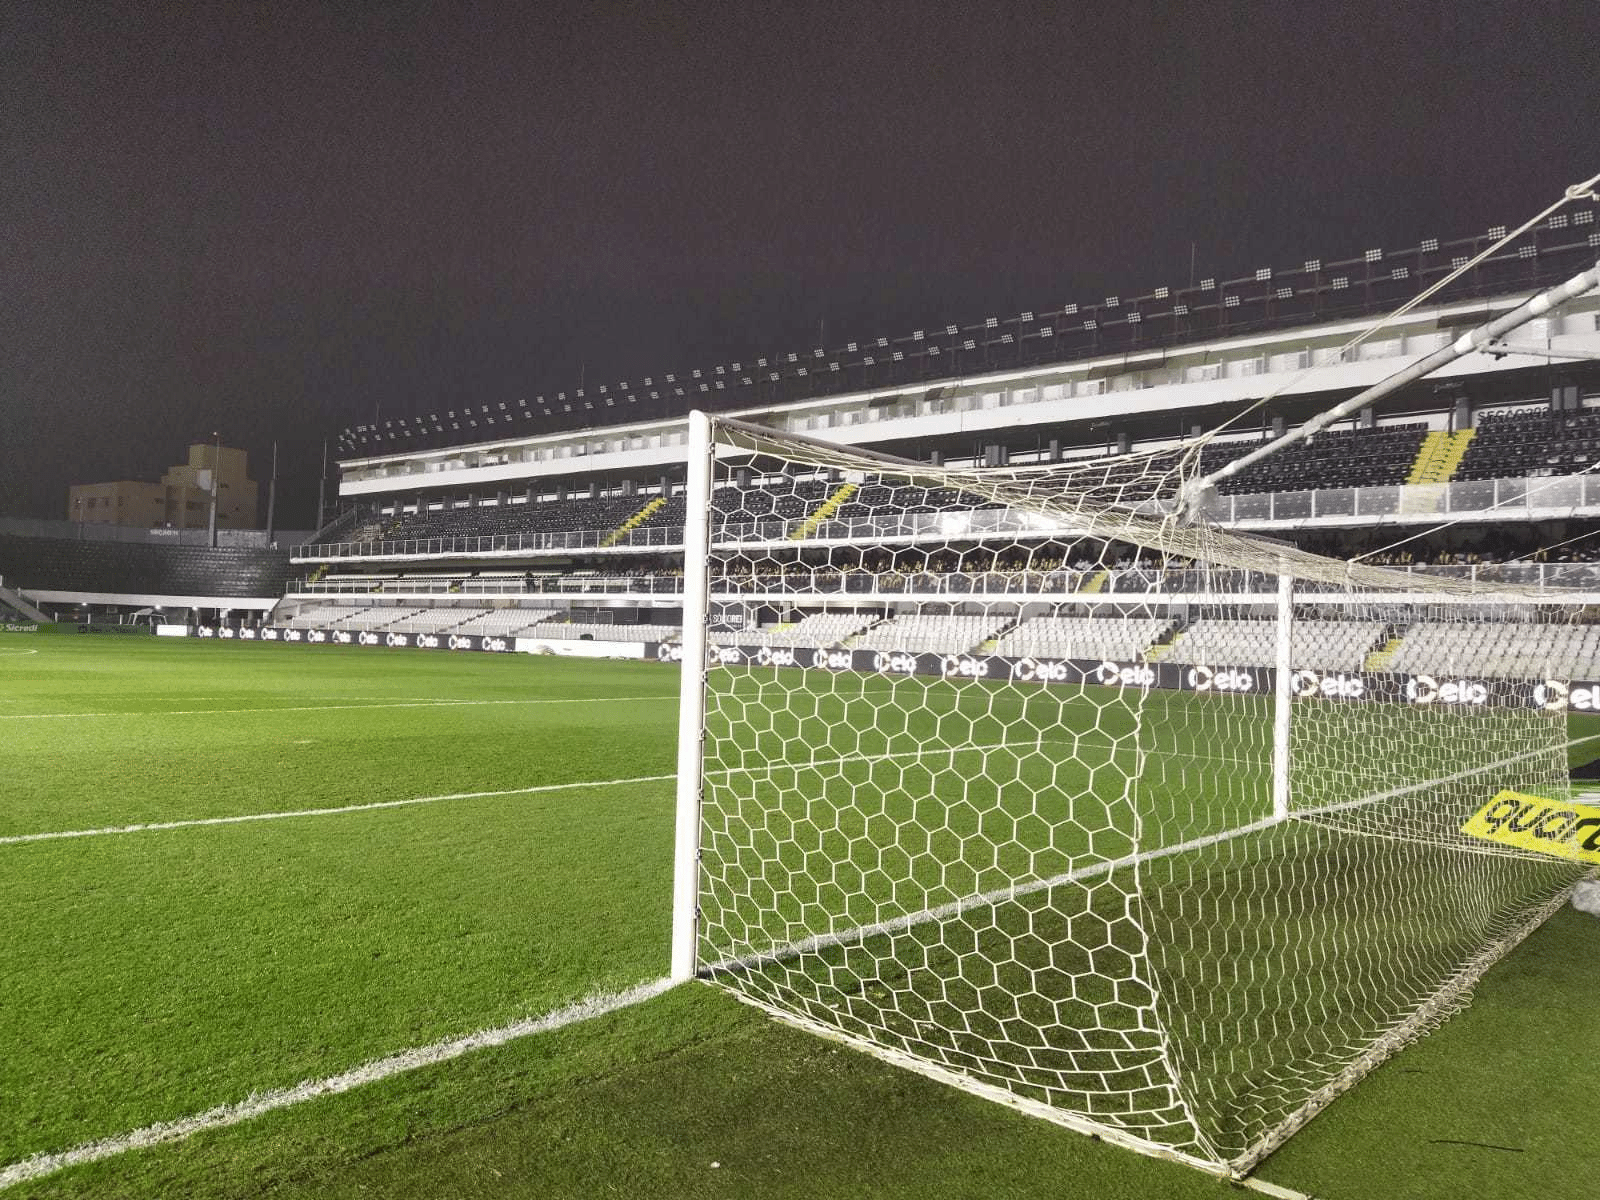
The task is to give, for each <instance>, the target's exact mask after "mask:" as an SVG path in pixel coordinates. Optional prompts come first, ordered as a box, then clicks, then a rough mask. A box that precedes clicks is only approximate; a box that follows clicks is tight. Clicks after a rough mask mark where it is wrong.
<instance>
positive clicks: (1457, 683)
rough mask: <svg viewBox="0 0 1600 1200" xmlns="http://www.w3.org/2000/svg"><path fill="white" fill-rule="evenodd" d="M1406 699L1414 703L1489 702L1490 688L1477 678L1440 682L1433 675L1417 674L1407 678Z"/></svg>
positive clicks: (1478, 703) (1475, 704)
mask: <svg viewBox="0 0 1600 1200" xmlns="http://www.w3.org/2000/svg"><path fill="white" fill-rule="evenodd" d="M1406 699H1407V700H1410V701H1411V702H1412V703H1413V704H1470V705H1473V706H1477V705H1481V704H1487V703H1489V689H1488V688H1487V687H1486V686H1485V685H1483V684H1482V683H1480V682H1478V681H1477V680H1475V679H1453V680H1446V681H1445V682H1442V683H1441V682H1440V681H1439V680H1437V679H1435V678H1434V677H1433V676H1432V675H1416V676H1413V677H1412V678H1410V679H1408V680H1406Z"/></svg>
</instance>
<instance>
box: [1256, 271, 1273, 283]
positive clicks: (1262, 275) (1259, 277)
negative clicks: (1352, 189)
mask: <svg viewBox="0 0 1600 1200" xmlns="http://www.w3.org/2000/svg"><path fill="white" fill-rule="evenodd" d="M1271 279H1272V268H1271V267H1257V268H1256V282H1257V283H1267V282H1269V281H1270V280H1271Z"/></svg>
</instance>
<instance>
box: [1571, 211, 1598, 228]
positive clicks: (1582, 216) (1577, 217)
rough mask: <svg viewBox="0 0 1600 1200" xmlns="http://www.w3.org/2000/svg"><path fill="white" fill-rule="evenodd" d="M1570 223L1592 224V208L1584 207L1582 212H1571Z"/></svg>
mask: <svg viewBox="0 0 1600 1200" xmlns="http://www.w3.org/2000/svg"><path fill="white" fill-rule="evenodd" d="M1572 223H1573V224H1574V225H1593V224H1594V210H1593V209H1590V208H1586V209H1584V210H1583V211H1582V212H1575V213H1573V214H1572Z"/></svg>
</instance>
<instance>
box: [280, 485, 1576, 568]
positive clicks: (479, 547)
mask: <svg viewBox="0 0 1600 1200" xmlns="http://www.w3.org/2000/svg"><path fill="white" fill-rule="evenodd" d="M1163 503H1164V502H1163V501H1150V502H1148V505H1149V507H1150V508H1152V509H1159V507H1160V505H1161V504H1163ZM1209 512H1210V514H1211V516H1212V517H1213V519H1215V520H1216V521H1217V522H1218V523H1219V524H1221V525H1224V526H1237V527H1240V528H1247V529H1248V528H1252V527H1256V528H1260V527H1268V526H1275V525H1297V524H1302V523H1306V524H1309V523H1319V524H1330V525H1331V524H1344V523H1350V522H1352V521H1353V522H1360V521H1362V520H1370V521H1376V520H1379V519H1386V520H1393V519H1395V518H1397V517H1398V518H1408V519H1411V520H1414V521H1415V522H1416V523H1419V524H1420V523H1423V522H1425V521H1427V520H1429V519H1431V518H1434V517H1450V516H1456V517H1460V516H1471V515H1474V514H1480V515H1481V514H1488V513H1493V514H1494V515H1495V519H1505V520H1518V519H1523V520H1526V519H1528V518H1530V517H1536V516H1540V515H1546V514H1550V513H1553V512H1558V513H1562V514H1567V513H1572V514H1585V515H1600V475H1563V476H1551V477H1548V478H1537V477H1535V478H1523V479H1483V480H1465V481H1462V482H1459V483H1420V484H1399V485H1394V486H1388V487H1356V488H1322V489H1318V490H1315V491H1302V492H1261V493H1250V494H1246V495H1238V496H1230V495H1219V496H1216V497H1214V498H1213V500H1212V502H1211V505H1210V507H1209ZM806 519H807V518H804V517H796V518H768V519H763V520H759V521H752V522H744V523H740V524H719V525H718V526H717V527H716V529H715V531H714V534H713V537H714V539H715V541H716V542H717V543H718V544H724V545H726V544H748V543H761V542H782V541H786V540H790V539H791V538H792V537H793V535H794V534H796V533H797V532H798V531H799V530H801V528H802V527H803V526H804V524H805V521H806ZM1071 532H1072V531H1071V530H1070V529H1066V528H1064V527H1063V526H1062V525H1061V523H1060V522H1058V521H1055V520H1053V519H1051V518H1050V517H1047V516H1044V515H1042V514H1039V513H1031V512H1025V511H1022V510H1019V509H1014V508H974V509H961V510H953V511H944V512H925V513H912V512H902V513H883V514H877V515H873V516H866V517H835V518H831V519H829V520H826V521H823V522H822V523H821V524H819V525H817V526H816V527H815V528H814V529H810V530H808V531H807V533H806V537H805V539H804V540H805V541H806V542H808V543H816V542H857V541H859V542H867V541H872V542H890V541H901V542H914V541H925V540H928V539H938V540H942V541H951V540H963V539H970V540H976V541H981V540H984V539H985V538H989V537H997V536H1007V537H1015V536H1018V535H1023V536H1027V535H1034V536H1039V537H1049V536H1051V535H1052V534H1057V533H1071ZM682 542H683V531H682V530H681V529H679V528H677V527H675V526H656V527H652V526H649V525H643V526H640V527H639V528H637V529H631V530H629V531H628V532H627V533H625V534H623V535H621V536H616V535H615V531H614V530H593V529H589V530H564V531H559V532H547V533H502V534H479V535H460V536H452V537H430V538H412V539H404V540H396V541H381V542H339V543H331V544H321V545H310V546H302V547H301V548H300V549H299V550H298V551H296V552H295V554H294V556H293V558H294V561H296V562H337V561H342V560H346V559H364V558H443V557H457V558H460V557H472V556H475V555H494V556H499V557H511V556H515V555H518V554H529V555H534V554H548V553H559V552H562V551H570V550H637V549H641V548H649V549H659V550H662V551H675V550H680V549H682Z"/></svg>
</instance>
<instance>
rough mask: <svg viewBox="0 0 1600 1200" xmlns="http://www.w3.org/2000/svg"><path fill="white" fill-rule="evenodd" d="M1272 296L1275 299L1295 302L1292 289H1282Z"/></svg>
mask: <svg viewBox="0 0 1600 1200" xmlns="http://www.w3.org/2000/svg"><path fill="white" fill-rule="evenodd" d="M1272 295H1273V298H1274V299H1277V300H1293V299H1294V289H1293V288H1292V287H1281V288H1279V289H1278V290H1277V291H1275V292H1273V293H1272Z"/></svg>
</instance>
